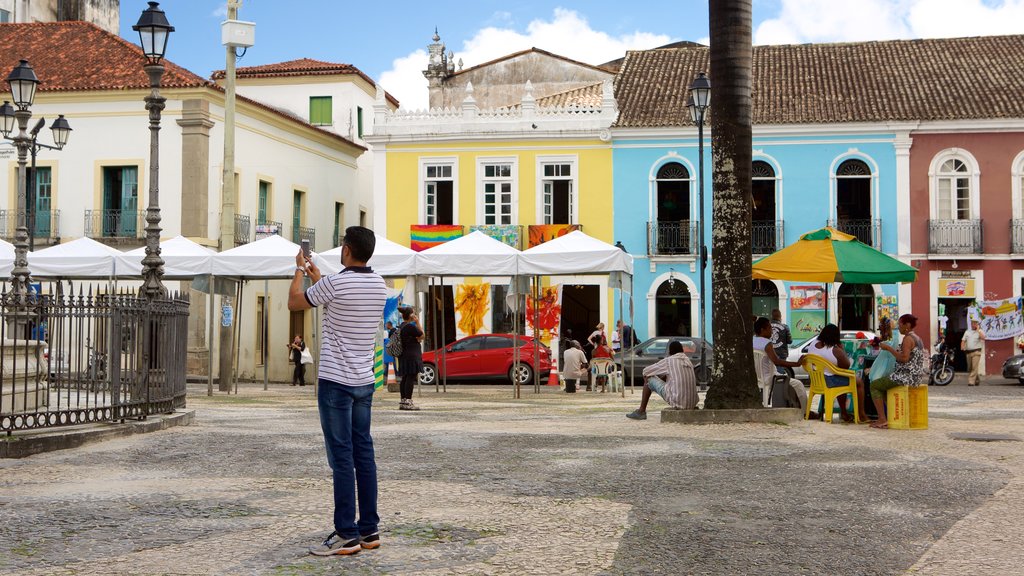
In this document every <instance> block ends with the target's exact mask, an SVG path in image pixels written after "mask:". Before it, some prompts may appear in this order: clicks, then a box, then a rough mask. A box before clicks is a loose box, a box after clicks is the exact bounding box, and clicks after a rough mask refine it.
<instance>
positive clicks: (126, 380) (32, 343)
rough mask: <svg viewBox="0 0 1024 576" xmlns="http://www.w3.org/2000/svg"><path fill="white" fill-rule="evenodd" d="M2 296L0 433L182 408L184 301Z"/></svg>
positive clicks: (54, 293) (54, 292)
mask: <svg viewBox="0 0 1024 576" xmlns="http://www.w3.org/2000/svg"><path fill="white" fill-rule="evenodd" d="M61 287H62V284H60V283H54V284H51V285H48V286H46V287H45V289H44V291H43V293H42V294H40V295H32V296H29V297H27V298H26V297H19V296H17V295H15V294H14V293H12V292H10V291H9V288H5V289H4V291H3V292H2V293H0V311H2V322H0V342H2V354H0V375H2V377H0V398H2V401H0V431H3V432H6V433H7V434H8V435H11V434H12V433H13V432H14V431H17V430H30V429H38V428H51V427H59V426H72V425H77V424H86V423H90V422H123V421H124V420H125V419H129V418H137V419H145V418H146V416H147V415H149V414H158V413H166V412H172V411H173V410H175V409H176V408H182V407H184V406H185V362H186V354H187V336H188V306H189V302H188V298H187V296H186V295H178V294H172V295H170V296H168V297H167V298H158V299H154V300H149V299H147V298H145V297H142V296H139V295H135V294H128V293H118V294H94V293H92V292H91V291H90V292H88V293H83V292H82V291H81V290H79V292H78V294H77V295H75V294H64V293H63V291H62V288H61Z"/></svg>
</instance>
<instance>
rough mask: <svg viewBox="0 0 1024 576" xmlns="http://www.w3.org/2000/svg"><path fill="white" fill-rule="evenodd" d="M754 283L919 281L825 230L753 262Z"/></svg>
mask: <svg viewBox="0 0 1024 576" xmlns="http://www.w3.org/2000/svg"><path fill="white" fill-rule="evenodd" d="M753 277H754V279H755V280H757V279H761V280H791V281H796V282H824V283H832V282H843V283H847V284H894V283H898V282H913V281H914V280H917V269H916V268H914V267H913V266H909V265H907V264H904V263H903V262H900V261H899V260H897V259H895V258H893V257H892V256H889V255H888V254H885V253H883V252H880V251H878V250H875V249H874V248H872V247H871V246H868V245H867V244H864V243H863V242H861V241H860V240H857V238H855V237H853V236H850V235H849V234H845V233H843V232H840V231H839V230H836V229H835V228H831V227H829V228H822V229H820V230H815V231H814V232H808V233H807V234H804V235H803V236H801V237H800V240H798V241H796V242H795V243H793V244H791V245H789V246H786V247H785V248H783V249H782V250H779V251H778V252H776V253H774V254H770V255H768V256H765V257H764V258H761V259H760V260H758V261H757V262H754V266H753Z"/></svg>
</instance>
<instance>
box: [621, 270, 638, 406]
mask: <svg viewBox="0 0 1024 576" xmlns="http://www.w3.org/2000/svg"><path fill="white" fill-rule="evenodd" d="M634 291H635V289H634V287H633V277H632V276H630V277H629V331H630V333H631V334H632V335H631V336H630V340H633V339H637V340H639V338H637V337H636V324H635V322H634V320H633V292H634ZM630 344H632V342H630ZM622 375H623V376H625V375H626V371H625V366H623V371H622ZM635 382H636V356H635V355H634V354H631V355H630V356H629V393H630V394H635V393H636V384H635ZM622 397H623V398H625V397H626V387H625V386H623V387H622Z"/></svg>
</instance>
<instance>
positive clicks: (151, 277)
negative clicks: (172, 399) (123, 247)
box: [132, 2, 174, 298]
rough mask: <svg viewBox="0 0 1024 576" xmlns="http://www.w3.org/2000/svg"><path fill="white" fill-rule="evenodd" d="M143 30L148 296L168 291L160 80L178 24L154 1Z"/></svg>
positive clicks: (145, 13)
mask: <svg viewBox="0 0 1024 576" xmlns="http://www.w3.org/2000/svg"><path fill="white" fill-rule="evenodd" d="M132 30H135V31H136V32H138V33H139V40H140V43H141V44H142V52H143V54H144V55H145V56H146V63H145V64H144V65H143V67H142V68H143V69H144V70H145V71H146V74H147V75H148V76H149V87H150V93H149V96H146V98H145V101H146V110H148V111H149V135H150V136H149V206H148V207H147V209H146V256H145V258H143V259H142V288H141V291H142V293H143V294H145V295H146V297H147V298H155V297H157V296H160V295H163V294H165V293H166V289H165V288H164V285H163V282H161V280H160V277H161V276H163V275H164V260H163V258H161V257H160V191H159V183H160V113H161V112H162V111H163V109H164V103H165V102H166V101H167V99H166V98H164V97H162V96H160V80H161V78H163V75H164V65H163V62H162V60H163V57H164V54H165V53H166V51H167V37H168V36H170V33H171V32H174V27H173V26H171V25H170V23H168V22H167V16H166V15H165V14H164V11H163V10H161V9H160V3H159V2H150V3H149V8H146V9H145V10H143V11H142V16H141V17H140V18H139V22H138V23H137V24H136V25H135V26H132Z"/></svg>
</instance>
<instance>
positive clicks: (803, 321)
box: [789, 310, 825, 342]
mask: <svg viewBox="0 0 1024 576" xmlns="http://www.w3.org/2000/svg"><path fill="white" fill-rule="evenodd" d="M789 325H790V327H791V328H790V329H791V331H792V333H793V341H794V342H795V341H797V340H806V339H808V338H812V337H814V336H817V335H818V332H821V329H822V328H824V327H825V311H824V310H793V311H791V312H790V313H789Z"/></svg>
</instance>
